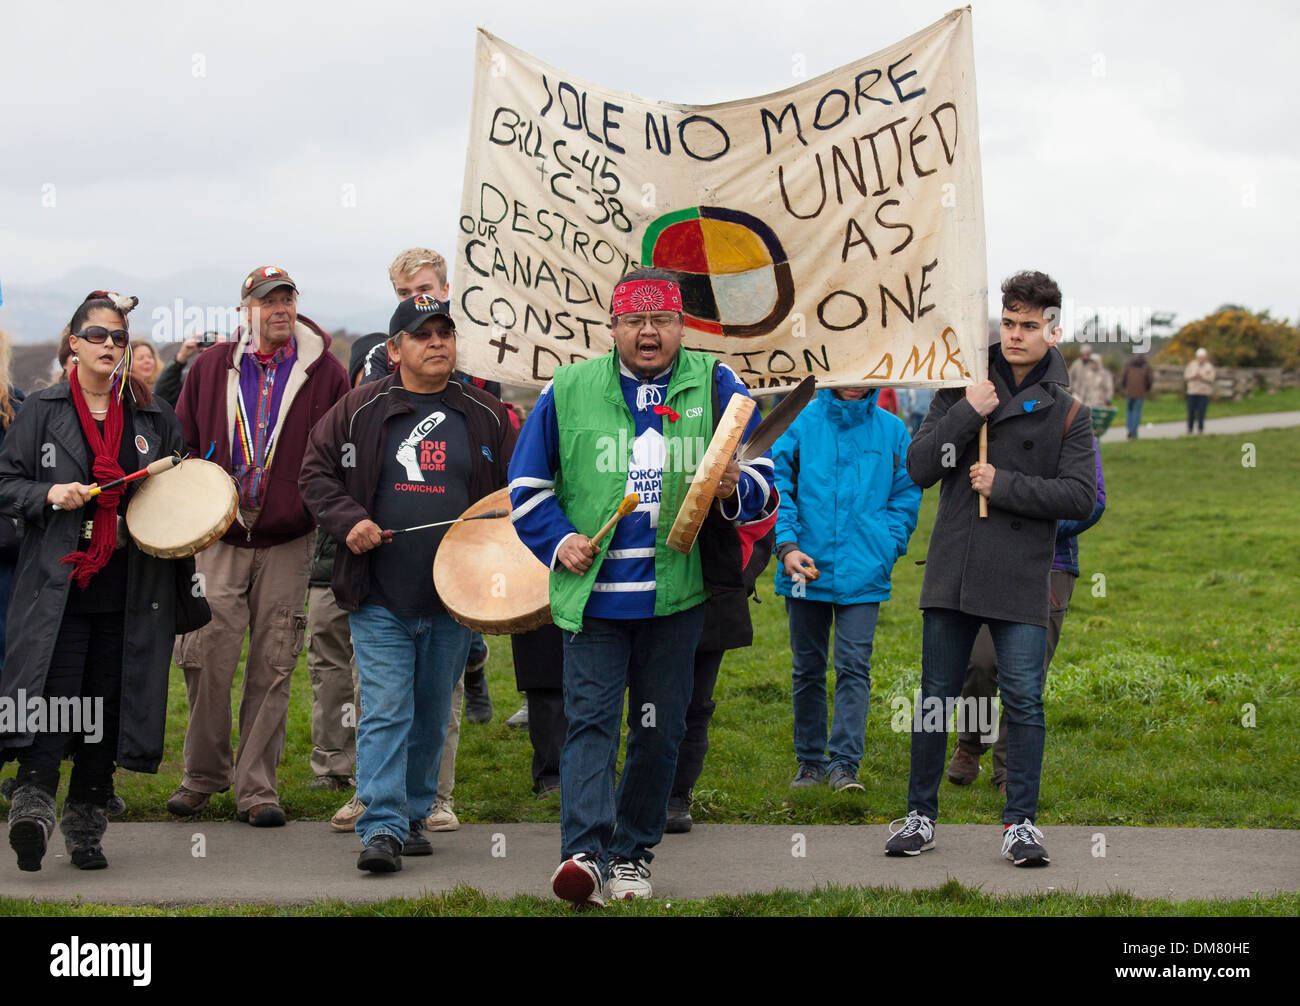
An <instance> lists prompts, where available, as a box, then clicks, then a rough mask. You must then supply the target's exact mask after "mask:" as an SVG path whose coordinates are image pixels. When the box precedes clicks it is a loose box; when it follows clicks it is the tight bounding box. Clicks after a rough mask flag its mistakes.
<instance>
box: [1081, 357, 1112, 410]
mask: <svg viewBox="0 0 1300 1006" xmlns="http://www.w3.org/2000/svg"><path fill="white" fill-rule="evenodd" d="M1070 390H1071V391H1073V392H1074V393H1075V394H1076V395H1078V396H1079V398H1080V399H1082V401H1083V404H1084V405H1086V406H1088V408H1090V409H1104V408H1107V407H1109V406H1110V402H1111V399H1112V398H1114V397H1115V381H1114V379H1113V378H1112V377H1111V376H1110V371H1109V370H1107V369H1106V365H1105V364H1104V363H1102V362H1101V359H1100V358H1099V357H1096V356H1093V355H1092V347H1091V346H1089V345H1087V344H1086V343H1085V344H1084V345H1083V346H1082V347H1081V348H1080V349H1079V358H1078V359H1077V360H1075V361H1074V362H1073V363H1072V364H1070Z"/></svg>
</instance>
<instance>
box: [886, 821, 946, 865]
mask: <svg viewBox="0 0 1300 1006" xmlns="http://www.w3.org/2000/svg"><path fill="white" fill-rule="evenodd" d="M933 848H934V822H933V821H931V820H930V819H929V818H928V817H926V816H925V815H924V814H918V813H917V812H916V811H914V810H913V811H909V812H908V815H907V817H900V818H899V819H898V820H896V821H890V822H889V841H888V842H886V843H885V855H886V856H919V855H920V854H921V853H923V852H926V851H928V850H930V849H933Z"/></svg>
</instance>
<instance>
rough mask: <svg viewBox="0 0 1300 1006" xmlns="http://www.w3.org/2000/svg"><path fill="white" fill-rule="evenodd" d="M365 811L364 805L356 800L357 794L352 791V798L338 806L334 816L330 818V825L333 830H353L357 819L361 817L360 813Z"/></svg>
mask: <svg viewBox="0 0 1300 1006" xmlns="http://www.w3.org/2000/svg"><path fill="white" fill-rule="evenodd" d="M365 812H366V805H365V804H364V803H362V802H361V801H360V800H358V799H357V795H356V794H355V793H353V794H352V799H351V800H349V801H348V802H347V803H345V804H344V805H343V806H342V807H340V808H339V809H338V810H337V811H336V812H335V814H334V816H333V817H331V818H330V827H331V828H333V829H334V830H335V831H354V830H355V829H356V825H357V821H359V820H360V819H361V815H362V814H364V813H365Z"/></svg>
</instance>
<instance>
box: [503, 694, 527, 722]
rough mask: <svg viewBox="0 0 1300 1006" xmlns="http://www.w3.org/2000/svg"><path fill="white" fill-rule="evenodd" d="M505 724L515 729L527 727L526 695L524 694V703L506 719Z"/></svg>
mask: <svg viewBox="0 0 1300 1006" xmlns="http://www.w3.org/2000/svg"><path fill="white" fill-rule="evenodd" d="M506 726H508V727H514V728H515V729H516V730H524V729H526V728H527V727H528V696H527V695H524V704H523V705H522V706H520V707H519V712H517V713H515V714H514V715H513V716H511V717H510V719H508V720H506Z"/></svg>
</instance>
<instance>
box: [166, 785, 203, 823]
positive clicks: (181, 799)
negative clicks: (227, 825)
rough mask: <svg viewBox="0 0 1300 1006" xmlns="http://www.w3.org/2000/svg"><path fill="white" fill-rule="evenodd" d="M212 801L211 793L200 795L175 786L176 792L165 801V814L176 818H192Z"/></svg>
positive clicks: (191, 790) (186, 788) (195, 791)
mask: <svg viewBox="0 0 1300 1006" xmlns="http://www.w3.org/2000/svg"><path fill="white" fill-rule="evenodd" d="M211 799H212V794H211V793H200V792H199V791H198V790H193V789H189V788H188V787H186V786H177V787H176V792H175V793H173V794H172V795H171V796H170V797H169V798H168V799H167V813H169V814H175V815H176V816H177V817H193V816H194V815H195V814H197V813H198V812H199V811H201V810H202V809H203V808H204V807H206V806H207V805H208V801H209V800H211Z"/></svg>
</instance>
